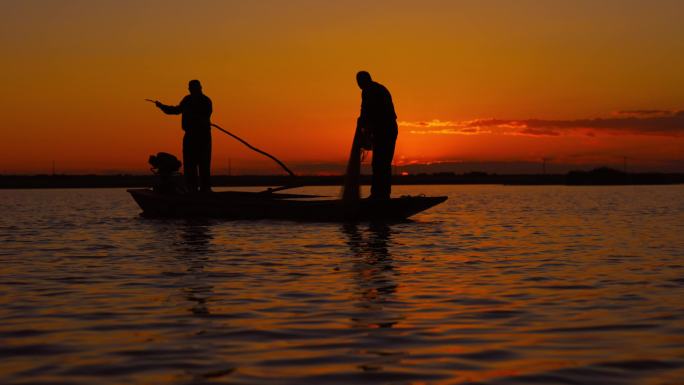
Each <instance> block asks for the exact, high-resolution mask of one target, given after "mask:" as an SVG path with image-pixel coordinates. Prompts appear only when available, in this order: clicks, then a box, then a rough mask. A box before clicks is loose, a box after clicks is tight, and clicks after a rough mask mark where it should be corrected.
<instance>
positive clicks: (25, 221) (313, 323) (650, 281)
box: [0, 186, 684, 385]
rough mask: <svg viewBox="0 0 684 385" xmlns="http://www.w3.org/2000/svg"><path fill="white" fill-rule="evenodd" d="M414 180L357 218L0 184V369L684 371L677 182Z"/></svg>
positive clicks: (411, 373)
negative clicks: (191, 215) (428, 198)
mask: <svg viewBox="0 0 684 385" xmlns="http://www.w3.org/2000/svg"><path fill="white" fill-rule="evenodd" d="M293 191H299V192H303V193H322V194H329V195H333V196H335V195H337V194H338V192H339V189H338V188H334V187H316V188H303V189H298V190H293ZM421 193H422V194H426V195H448V196H449V200H448V201H447V202H445V203H444V204H442V205H439V206H437V207H435V208H433V209H431V210H429V211H427V212H425V213H422V214H419V215H417V216H415V217H414V218H413V219H414V220H413V221H412V222H408V223H398V224H389V225H386V224H385V225H383V224H368V223H361V224H357V225H350V224H347V225H343V224H335V223H297V222H287V221H282V222H278V221H252V222H247V221H217V220H210V221H206V220H205V221H203V220H192V221H190V220H150V219H144V218H141V217H139V216H138V214H139V212H140V210H139V208H138V207H137V205H136V204H135V203H134V202H133V200H132V199H131V198H130V196H128V194H127V193H126V192H125V189H77V190H2V191H0V206H1V210H2V215H1V216H0V245H2V247H1V248H0V383H2V384H202V383H207V384H212V383H230V384H267V385H268V384H292V385H295V384H296V385H306V384H312V385H314V384H315V385H318V384H323V385H325V384H340V385H342V384H469V383H470V384H472V383H478V384H531V383H534V384H608V385H610V384H649V385H651V384H652V385H656V384H660V385H665V384H682V383H684V382H683V381H684V380H682V379H683V378H684V235H683V234H684V186H621V187H565V186H534V187H516V186H396V187H395V188H394V194H395V195H402V194H421Z"/></svg>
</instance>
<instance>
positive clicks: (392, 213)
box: [128, 188, 447, 222]
mask: <svg viewBox="0 0 684 385" xmlns="http://www.w3.org/2000/svg"><path fill="white" fill-rule="evenodd" d="M128 192H129V193H130V194H131V196H132V197H133V199H134V200H135V201H136V202H137V203H138V205H139V206H140V208H141V209H142V210H143V212H142V215H143V216H145V217H153V218H156V217H161V218H165V217H166V218H174V217H175V218H185V217H210V218H223V219H284V220H296V221H324V222H329V221H331V222H339V221H376V220H378V221H401V220H405V219H407V218H409V217H411V216H413V215H415V214H417V213H419V212H421V211H425V210H427V209H429V208H431V207H433V206H436V205H438V204H440V203H442V202H444V201H446V199H447V197H445V196H435V197H428V196H422V195H421V196H402V197H399V198H392V199H390V200H386V201H374V200H370V199H360V200H358V201H357V202H355V203H353V204H349V202H347V203H346V204H345V202H344V201H343V200H342V199H330V198H325V197H319V196H315V195H305V194H288V193H278V192H273V191H272V190H266V191H263V192H244V191H223V192H212V193H208V194H170V193H160V192H157V191H154V190H153V189H145V188H139V189H129V190H128Z"/></svg>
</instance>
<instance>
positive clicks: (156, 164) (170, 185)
mask: <svg viewBox="0 0 684 385" xmlns="http://www.w3.org/2000/svg"><path fill="white" fill-rule="evenodd" d="M147 162H148V163H149V164H150V166H152V168H151V170H152V172H153V173H154V175H158V176H159V181H158V182H157V184H156V185H155V186H154V188H153V189H154V191H156V192H158V193H162V194H175V193H181V192H183V189H182V188H180V187H179V186H178V185H177V184H176V183H175V182H174V180H173V179H174V176H178V175H180V173H179V172H178V171H179V170H180V167H181V166H182V163H181V162H180V160H178V158H176V157H175V156H173V155H171V154H169V153H167V152H159V153H157V155H150V159H149V160H148V161H147Z"/></svg>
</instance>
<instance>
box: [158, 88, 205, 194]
mask: <svg viewBox="0 0 684 385" xmlns="http://www.w3.org/2000/svg"><path fill="white" fill-rule="evenodd" d="M188 90H189V91H190V95H187V96H186V97H184V98H183V100H181V102H180V104H179V105H177V106H167V105H164V104H162V103H160V102H159V101H156V102H155V103H154V104H155V105H156V106H157V107H159V109H160V110H162V111H164V113H165V114H169V115H178V114H182V115H183V116H182V119H181V122H182V127H183V131H185V136H184V137H183V173H184V174H185V184H186V186H187V188H188V192H191V193H194V192H197V187H198V184H197V171H198V169H199V179H200V181H199V190H200V192H210V191H211V183H210V180H209V178H210V173H211V112H212V106H211V99H209V97H207V96H206V95H204V94H203V93H202V85H201V84H200V82H199V80H190V82H189V83H188Z"/></svg>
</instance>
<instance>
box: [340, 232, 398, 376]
mask: <svg viewBox="0 0 684 385" xmlns="http://www.w3.org/2000/svg"><path fill="white" fill-rule="evenodd" d="M342 231H343V232H344V234H345V235H346V238H347V245H348V246H349V249H350V250H351V252H352V255H353V257H354V263H353V265H352V270H353V272H354V275H353V281H354V283H355V284H356V289H355V293H356V294H357V295H356V298H357V300H358V301H357V303H356V304H355V306H356V307H357V308H358V309H359V310H360V311H358V312H355V313H354V316H353V317H352V318H351V321H352V325H353V326H354V327H356V328H362V329H367V331H368V333H367V337H366V338H365V341H364V343H363V345H365V347H364V348H363V349H362V350H361V351H360V352H359V354H360V355H361V356H364V357H366V358H367V359H368V361H367V362H366V363H364V364H362V365H359V366H358V368H359V369H360V370H362V371H364V372H369V371H370V372H375V371H382V370H383V368H384V367H386V366H392V365H397V364H399V363H400V360H401V358H402V357H404V356H405V352H404V351H403V350H401V349H400V348H401V347H399V346H396V345H390V344H387V343H386V342H387V339H388V338H389V339H391V336H392V335H393V334H396V333H397V331H394V329H393V328H394V327H395V326H396V324H397V323H398V322H400V321H401V320H402V319H403V317H402V316H401V314H399V313H398V312H397V310H396V303H397V302H396V299H395V294H396V291H397V288H398V284H397V282H396V279H397V277H398V275H399V272H398V270H396V268H395V266H394V260H393V257H392V253H391V247H390V245H391V239H392V230H391V228H390V226H389V225H387V224H384V223H372V224H370V225H369V226H368V228H367V230H366V231H362V230H360V229H359V226H358V225H356V224H346V225H344V227H343V229H342Z"/></svg>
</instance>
